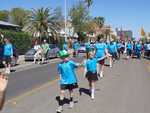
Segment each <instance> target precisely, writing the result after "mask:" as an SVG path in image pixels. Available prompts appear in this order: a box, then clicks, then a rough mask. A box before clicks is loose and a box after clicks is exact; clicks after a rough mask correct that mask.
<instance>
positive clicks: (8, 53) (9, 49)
mask: <svg viewBox="0 0 150 113" xmlns="http://www.w3.org/2000/svg"><path fill="white" fill-rule="evenodd" d="M12 55H13V46H12V44H5V45H4V56H12Z"/></svg>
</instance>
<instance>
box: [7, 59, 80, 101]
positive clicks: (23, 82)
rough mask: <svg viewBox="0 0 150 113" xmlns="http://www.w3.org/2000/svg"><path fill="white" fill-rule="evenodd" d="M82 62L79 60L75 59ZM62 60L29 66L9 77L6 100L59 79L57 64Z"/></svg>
mask: <svg viewBox="0 0 150 113" xmlns="http://www.w3.org/2000/svg"><path fill="white" fill-rule="evenodd" d="M73 60H75V61H80V60H79V59H73ZM59 61H60V60H59V59H58V60H54V61H53V62H50V63H48V64H44V65H35V64H32V65H29V66H27V67H23V68H22V69H18V70H20V71H17V69H16V72H13V73H11V74H10V75H9V83H8V88H7V93H6V100H10V99H12V98H15V97H17V96H19V95H21V94H23V93H26V92H28V91H30V90H32V89H34V88H37V87H39V86H41V85H42V84H44V83H46V82H48V81H52V80H55V79H56V78H57V75H58V74H57V68H56V67H57V64H58V62H59Z"/></svg>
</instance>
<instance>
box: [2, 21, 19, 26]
mask: <svg viewBox="0 0 150 113" xmlns="http://www.w3.org/2000/svg"><path fill="white" fill-rule="evenodd" d="M0 25H3V26H12V27H19V25H15V24H11V23H9V22H4V21H0Z"/></svg>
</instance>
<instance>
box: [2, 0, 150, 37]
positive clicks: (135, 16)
mask: <svg viewBox="0 0 150 113" xmlns="http://www.w3.org/2000/svg"><path fill="white" fill-rule="evenodd" d="M0 1H1V3H0V10H5V9H6V10H10V9H11V8H14V7H21V8H25V9H32V8H40V7H50V8H56V7H62V10H63V13H64V0H0ZM78 1H79V0H67V8H68V9H69V8H70V7H71V6H72V5H73V4H76V3H77V2H78ZM149 4H150V0H94V2H93V5H92V6H91V8H90V15H91V16H93V17H95V16H103V17H105V20H106V23H107V24H109V25H111V26H112V27H113V28H116V27H118V28H121V27H122V29H126V30H132V31H133V34H134V37H139V35H140V33H139V31H140V28H141V27H143V28H144V30H145V31H146V32H150V7H149Z"/></svg>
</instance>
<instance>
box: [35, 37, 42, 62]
mask: <svg viewBox="0 0 150 113" xmlns="http://www.w3.org/2000/svg"><path fill="white" fill-rule="evenodd" d="M34 50H35V55H34V63H36V60H38V64H40V60H41V56H42V48H41V46H40V44H39V43H38V41H37V40H36V41H35V45H34Z"/></svg>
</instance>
